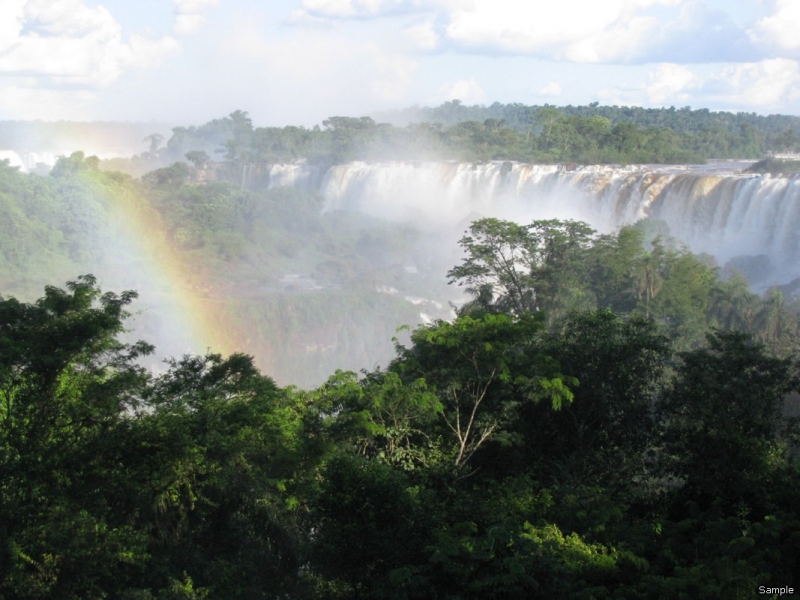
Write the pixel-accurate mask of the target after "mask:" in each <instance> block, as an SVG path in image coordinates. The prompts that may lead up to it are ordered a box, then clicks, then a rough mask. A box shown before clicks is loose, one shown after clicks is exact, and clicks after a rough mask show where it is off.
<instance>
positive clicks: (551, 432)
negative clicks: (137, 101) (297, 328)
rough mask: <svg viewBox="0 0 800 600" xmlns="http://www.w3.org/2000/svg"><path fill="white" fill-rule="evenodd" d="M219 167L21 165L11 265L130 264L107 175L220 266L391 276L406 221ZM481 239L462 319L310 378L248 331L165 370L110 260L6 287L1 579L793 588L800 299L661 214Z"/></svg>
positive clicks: (799, 545) (460, 589) (147, 585)
mask: <svg viewBox="0 0 800 600" xmlns="http://www.w3.org/2000/svg"><path fill="white" fill-rule="evenodd" d="M198 172H199V169H194V170H193V169H192V168H190V167H187V166H185V165H184V166H175V167H171V168H168V169H165V170H162V171H156V172H154V173H152V174H151V175H149V176H148V177H146V178H144V180H142V181H136V180H133V179H131V178H129V177H127V176H125V175H121V174H118V173H117V174H115V173H107V172H103V171H101V170H99V164H98V161H96V160H94V159H91V158H88V159H87V158H84V157H83V156H81V155H73V156H72V157H70V158H66V159H62V160H61V161H60V162H59V164H58V165H57V166H56V168H55V169H54V171H53V173H52V176H51V177H48V178H36V177H33V176H25V175H22V174H20V173H18V172H17V171H16V170H13V169H10V168H7V167H0V202H2V204H0V214H2V216H3V218H2V220H0V227H3V228H4V230H3V232H2V235H0V244H2V245H0V252H2V259H3V260H2V262H0V267H2V269H3V273H2V277H3V280H4V281H12V282H15V285H16V286H17V287H18V288H19V287H29V286H31V285H33V284H35V283H38V281H39V279H41V278H44V277H45V276H46V275H48V274H49V273H52V271H48V268H49V267H48V261H61V263H60V264H61V268H86V267H88V266H90V265H91V263H92V262H93V261H98V262H99V263H103V261H108V260H110V258H109V256H108V248H109V245H110V244H112V243H114V237H115V235H116V232H115V231H114V230H113V229H104V228H103V227H101V226H100V225H98V223H99V222H100V221H101V217H103V214H104V213H103V211H106V212H108V213H109V214H113V210H112V209H113V207H114V206H113V204H112V202H116V203H123V204H124V203H131V205H132V206H128V205H125V206H126V210H133V209H134V208H136V209H137V210H141V211H146V214H147V215H148V216H149V220H148V221H147V222H149V223H152V224H154V225H153V226H154V227H155V226H158V227H159V228H160V229H159V230H160V231H162V232H163V236H164V243H165V244H168V245H169V246H170V248H172V249H174V250H175V252H176V253H177V255H178V256H180V257H183V258H182V260H185V261H187V264H193V265H199V266H198V267H197V268H198V271H196V272H195V277H196V278H197V279H196V281H197V282H199V283H198V285H201V284H202V285H209V284H208V282H212V284H213V285H212V287H211V290H212V291H213V290H219V289H222V288H221V287H220V286H222V285H223V283H224V282H227V283H229V284H230V285H232V286H234V285H237V284H238V285H240V286H241V285H243V282H245V281H247V278H248V277H250V276H252V275H253V273H254V272H255V271H257V270H261V269H262V268H264V267H265V265H269V266H271V267H274V268H275V269H277V268H278V267H276V265H287V264H289V265H291V267H292V268H294V267H295V266H296V265H297V264H298V263H297V262H295V263H291V262H288V263H287V262H284V261H292V260H295V261H301V260H302V261H308V262H309V264H311V265H314V264H316V265H317V266H319V265H321V264H322V265H324V264H326V263H325V262H324V261H323V262H320V261H322V257H323V256H334V257H338V259H339V260H341V261H342V262H344V263H345V264H340V265H338V266H336V265H330V266H329V267H325V268H330V269H331V272H332V273H336V280H337V281H341V280H345V281H346V280H347V277H348V275H347V274H348V273H351V274H352V275H351V276H352V277H353V282H354V283H353V285H354V286H356V287H354V288H353V289H357V288H358V286H359V285H361V283H359V282H361V281H362V278H365V277H366V278H367V280H368V281H370V282H371V283H370V284H369V285H370V286H371V285H373V284H374V282H375V279H374V278H377V277H380V276H381V275H380V272H385V271H387V270H391V269H389V267H387V265H391V264H393V262H392V261H395V260H396V257H397V256H402V255H403V253H404V252H406V251H407V250H408V247H409V246H408V245H405V246H404V244H408V240H406V241H405V242H404V239H406V238H404V236H412V235H413V234H412V233H411V232H409V231H406V230H403V229H402V228H400V229H396V228H391V227H388V226H387V225H385V224H380V223H375V222H360V221H358V219H357V217H355V216H352V215H351V216H349V217H348V218H347V219H345V218H344V217H343V216H342V215H338V216H330V218H332V219H334V220H333V221H330V222H328V221H326V220H325V219H323V216H321V215H319V210H318V208H319V207H318V206H317V205H316V204H315V202H318V201H317V200H316V199H314V197H313V196H310V195H304V194H302V193H298V192H291V191H289V190H285V189H282V190H273V191H270V192H265V191H262V192H258V191H249V190H243V189H241V188H239V187H237V186H234V185H230V184H225V183H207V184H204V185H199V184H198V183H197V182H196V181H195V180H194V178H195V177H196V176H198ZM104 190H105V191H104ZM111 191H113V193H110V192H111ZM106 192H109V193H106ZM112 199H113V201H112ZM260 211H265V213H264V214H265V215H266V216H264V214H262V212H260ZM126 214H130V213H126ZM326 218H328V217H326ZM303 219H306V220H307V221H306V222H304V221H303ZM336 219H338V220H336ZM302 223H305V225H304V226H303V227H300V225H299V224H302ZM292 227H297V229H295V230H293V229H292ZM382 228H383V229H382ZM308 231H311V232H313V235H311V234H309V233H306V232H308ZM306 235H307V236H308V237H303V236H306ZM292 236H299V237H297V238H295V242H294V243H295V246H294V248H295V252H296V254H295V256H294V258H293V257H292V256H291V255H287V254H286V253H285V252H284V251H283V250H281V244H282V243H290V242H291V240H292V239H293V237H292ZM23 240H25V243H26V244H28V245H27V246H24V245H20V244H22V241H23ZM348 240H349V241H348ZM14 241H16V244H15V243H14ZM89 242H92V243H89ZM319 244H322V246H320V245H319ZM460 247H461V248H462V249H463V251H464V258H463V260H461V261H460V262H458V264H455V265H453V264H451V265H450V267H451V268H450V271H449V273H448V277H449V278H450V281H451V282H452V283H453V284H454V285H461V286H463V287H464V288H465V289H468V290H469V293H470V297H471V298H472V300H471V301H470V302H468V303H467V304H465V305H463V306H461V307H460V308H459V309H458V315H457V316H456V318H455V319H453V320H450V321H443V320H439V321H435V322H434V323H432V324H430V325H428V326H423V327H419V328H416V329H414V330H413V331H412V332H411V335H410V339H409V341H408V342H406V343H401V342H397V344H396V349H395V356H394V359H393V360H392V361H391V362H389V363H388V364H387V365H385V366H384V367H382V368H373V367H368V368H367V369H366V370H365V371H362V372H361V373H360V374H358V373H355V372H348V371H337V372H335V373H333V374H330V377H329V379H328V380H327V382H326V383H324V384H323V385H321V386H317V387H314V388H310V389H300V388H296V387H283V388H282V387H279V386H278V385H277V384H276V383H275V382H274V381H273V380H272V379H271V378H270V377H269V376H268V374H262V373H261V372H260V371H259V370H258V369H257V368H256V367H255V365H254V361H253V359H252V358H250V357H249V356H246V355H244V354H240V353H234V354H231V355H230V356H227V357H225V356H222V355H220V354H214V353H213V352H209V353H208V354H206V355H204V356H183V357H178V358H176V359H174V360H172V361H171V362H170V363H169V364H168V365H167V369H166V370H164V371H163V372H162V373H161V374H153V373H152V372H150V371H149V370H147V369H145V368H143V367H142V366H141V365H142V364H143V363H142V361H143V359H145V357H147V356H148V355H149V353H151V352H152V350H153V348H152V346H151V345H150V344H148V343H145V342H136V343H125V342H122V341H120V339H121V338H120V335H121V334H122V333H123V327H124V322H125V318H126V315H127V313H128V312H129V311H132V310H134V309H135V302H134V301H135V300H136V294H135V293H134V292H122V293H119V294H114V293H104V292H102V291H101V289H100V286H99V285H98V283H97V280H96V279H95V278H93V277H91V276H83V277H80V278H78V279H76V280H74V281H71V282H69V283H68V284H67V286H66V288H65V289H60V288H57V287H50V286H47V287H45V293H44V296H43V297H41V298H39V299H38V300H32V301H30V302H24V301H20V300H17V299H16V298H15V297H13V295H12V294H10V293H9V292H7V291H4V292H3V296H2V298H0V598H2V599H4V600H12V599H13V600H18V599H19V600H21V599H34V598H37V599H45V598H58V599H65V600H71V599H74V600H78V599H82V600H84V599H100V598H123V599H131V600H132V599H138V600H146V599H181V598H182V599H199V598H208V599H226V600H227V599H232V598H247V599H258V598H264V599H267V598H269V599H273V598H307V599H315V598H319V599H322V598H325V599H336V598H340V599H351V598H364V599H366V598H393V599H400V598H405V599H413V598H420V599H422V598H424V599H437V598H440V599H445V598H448V599H455V598H463V599H484V598H497V599H501V598H502V599H514V598H519V599H523V598H525V599H528V598H554V597H558V598H573V599H579V598H629V599H646V598H648V599H649V598H685V599H692V600H694V599H702V598H706V599H717V598H722V597H724V598H751V597H755V596H757V595H758V589H759V586H764V587H769V588H773V587H779V586H791V587H794V588H795V590H797V588H798V587H800V581H799V580H798V573H800V534H799V533H798V532H800V511H798V508H797V502H796V499H797V497H798V493H800V472H798V464H797V456H796V455H797V448H798V443H800V439H799V438H798V433H799V432H798V422H797V417H792V416H790V411H789V410H787V409H790V408H791V406H790V404H789V403H788V401H787V398H790V395H791V394H792V393H793V392H796V391H797V390H798V388H799V387H800V379H798V376H799V375H800V371H798V367H800V365H799V364H798V360H797V357H798V354H797V350H798V337H797V333H798V331H797V327H798V321H797V316H796V315H797V313H796V311H794V310H792V306H791V304H792V300H791V299H789V298H785V297H784V293H783V292H782V291H781V290H779V289H772V290H769V291H768V292H767V293H765V294H764V295H763V296H759V295H756V294H754V293H753V292H751V291H750V289H749V288H748V285H747V282H746V280H745V279H744V278H743V277H742V276H741V275H737V274H736V273H735V272H729V273H722V271H721V270H720V269H718V268H717V267H716V266H714V265H713V263H712V262H711V259H709V258H708V257H698V256H694V255H692V254H691V253H689V252H687V251H686V250H683V249H681V248H679V247H677V246H675V244H674V243H672V242H671V241H670V239H669V237H668V234H667V233H666V232H664V231H663V228H662V226H661V225H660V224H659V223H648V222H644V223H640V224H638V225H637V226H635V227H629V228H624V229H622V230H620V231H619V232H617V233H616V234H614V235H602V236H600V235H597V234H596V233H595V232H593V231H592V230H591V228H589V227H588V226H587V225H586V224H584V223H579V222H573V221H535V222H533V223H531V224H529V225H520V224H515V223H510V222H506V221H500V220H497V219H481V220H478V221H475V222H474V223H472V225H471V226H470V227H469V230H468V231H467V232H465V234H464V236H463V237H462V239H461V241H460ZM359 252H361V254H359ZM381 252H383V253H384V254H383V258H380V257H381ZM315 253H318V254H315ZM359 256H361V258H359ZM232 257H236V258H237V259H236V260H232ZM243 257H244V259H243ZM315 257H316V258H315ZM326 260H329V259H326ZM330 260H335V259H330ZM248 261H250V262H248ZM381 261H384V262H381ZM248 265H249V266H248ZM200 266H202V269H201V268H200ZM287 268H288V267H287ZM343 269H351V270H350V271H347V270H343ZM84 272H87V271H84ZM273 272H275V271H274V270H273ZM315 272H316V271H315ZM324 273H325V271H324V269H323V271H320V272H319V273H318V274H317V276H318V277H319V278H320V279H322V278H324V276H325V275H324ZM395 275H397V274H391V273H387V274H385V275H384V276H385V277H392V276H395ZM721 275H724V277H721ZM369 278H373V279H369ZM260 283H261V284H263V285H265V286H270V285H275V284H276V282H274V281H273V282H270V281H268V280H265V281H263V282H260ZM238 289H244V288H238ZM273 291H274V290H273ZM290 295H291V294H290ZM295 295H297V296H301V295H302V294H295ZM354 295H355V294H354ZM313 296H314V295H313V294H311V293H309V294H306V297H309V298H311V297H313ZM316 301H317V302H320V300H316ZM356 310H357V311H362V310H363V309H362V308H361V306H358V307H357V308H356ZM239 312H241V308H240V309H239ZM295 314H296V311H295ZM400 322H402V321H400ZM387 335H391V334H387Z"/></svg>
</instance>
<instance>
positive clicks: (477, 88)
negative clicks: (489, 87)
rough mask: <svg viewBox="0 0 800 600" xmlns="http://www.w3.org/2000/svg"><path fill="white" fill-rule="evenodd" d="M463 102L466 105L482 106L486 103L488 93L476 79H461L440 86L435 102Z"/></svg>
mask: <svg viewBox="0 0 800 600" xmlns="http://www.w3.org/2000/svg"><path fill="white" fill-rule="evenodd" d="M450 100H461V101H462V102H464V103H465V104H482V103H484V102H486V92H485V91H484V90H483V88H482V87H481V85H480V84H479V83H478V82H477V81H475V79H460V80H458V81H454V82H452V83H445V84H444V85H442V86H440V87H439V89H438V91H437V94H436V98H435V99H434V102H436V103H440V102H447V101H450Z"/></svg>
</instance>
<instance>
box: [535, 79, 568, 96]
mask: <svg viewBox="0 0 800 600" xmlns="http://www.w3.org/2000/svg"><path fill="white" fill-rule="evenodd" d="M562 91H563V90H562V89H561V86H560V85H559V84H558V83H557V82H555V81H551V82H550V83H548V84H547V85H546V86H544V87H543V88H542V89H540V90H539V95H540V96H560V95H561V92H562Z"/></svg>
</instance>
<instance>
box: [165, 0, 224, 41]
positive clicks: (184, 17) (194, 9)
mask: <svg viewBox="0 0 800 600" xmlns="http://www.w3.org/2000/svg"><path fill="white" fill-rule="evenodd" d="M173 2H174V3H175V24H174V25H173V30H174V31H175V33H177V34H179V35H188V34H191V33H195V32H196V31H198V30H199V29H200V28H201V27H202V26H203V25H205V23H206V17H205V15H204V14H203V13H205V11H207V10H208V9H209V8H211V7H212V6H216V5H217V3H218V2H219V0H173Z"/></svg>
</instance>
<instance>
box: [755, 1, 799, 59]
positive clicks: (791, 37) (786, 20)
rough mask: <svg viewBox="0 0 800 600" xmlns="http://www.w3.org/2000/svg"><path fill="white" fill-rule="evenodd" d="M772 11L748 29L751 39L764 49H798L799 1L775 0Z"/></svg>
mask: <svg viewBox="0 0 800 600" xmlns="http://www.w3.org/2000/svg"><path fill="white" fill-rule="evenodd" d="M773 5H774V10H773V13H772V14H771V15H769V16H767V17H764V18H763V19H760V20H758V21H756V23H755V24H754V26H753V27H752V28H751V29H750V30H749V31H748V33H749V35H750V37H751V39H752V40H753V41H754V42H755V43H756V44H759V45H760V46H761V47H764V48H766V49H772V50H777V51H784V50H790V51H796V50H800V36H798V34H797V33H798V31H800V2H797V0H775V1H774V3H773Z"/></svg>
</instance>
